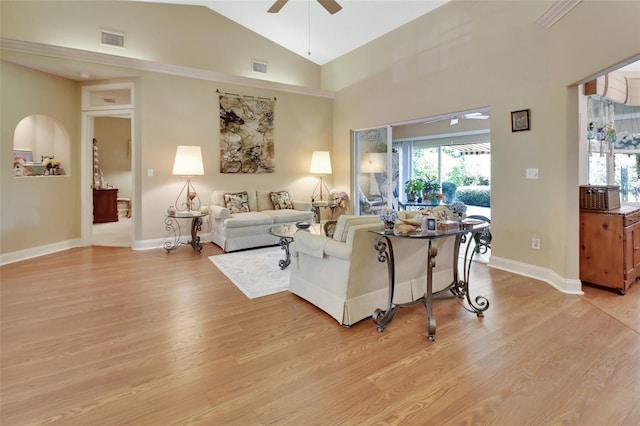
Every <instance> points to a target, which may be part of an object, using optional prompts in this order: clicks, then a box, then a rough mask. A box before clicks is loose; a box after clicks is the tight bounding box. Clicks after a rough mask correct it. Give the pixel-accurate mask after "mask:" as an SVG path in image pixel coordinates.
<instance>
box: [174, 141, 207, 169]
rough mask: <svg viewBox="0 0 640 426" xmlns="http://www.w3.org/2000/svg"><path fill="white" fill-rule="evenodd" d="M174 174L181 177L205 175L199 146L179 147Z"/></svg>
mask: <svg viewBox="0 0 640 426" xmlns="http://www.w3.org/2000/svg"><path fill="white" fill-rule="evenodd" d="M173 174H174V175H181V176H198V175H204V166H203V165H202V151H201V150H200V147H199V146H189V145H178V149H177V150H176V160H175V162H174V163H173Z"/></svg>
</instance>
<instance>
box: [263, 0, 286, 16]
mask: <svg viewBox="0 0 640 426" xmlns="http://www.w3.org/2000/svg"><path fill="white" fill-rule="evenodd" d="M288 1H289V0H276V2H275V3H274V4H273V5H272V6H271V7H270V8H269V10H267V12H269V13H278V12H280V9H282V7H283V6H284V5H285V4H287V2H288Z"/></svg>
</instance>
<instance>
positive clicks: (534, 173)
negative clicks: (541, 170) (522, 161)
mask: <svg viewBox="0 0 640 426" xmlns="http://www.w3.org/2000/svg"><path fill="white" fill-rule="evenodd" d="M526 174H527V179H538V169H527V173H526Z"/></svg>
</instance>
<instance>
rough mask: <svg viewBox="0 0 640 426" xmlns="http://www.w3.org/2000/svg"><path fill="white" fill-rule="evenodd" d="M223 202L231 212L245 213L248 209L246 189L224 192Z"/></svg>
mask: <svg viewBox="0 0 640 426" xmlns="http://www.w3.org/2000/svg"><path fill="white" fill-rule="evenodd" d="M224 203H225V204H226V205H227V209H229V211H230V212H231V213H246V212H248V211H250V210H249V194H247V191H243V192H234V193H227V194H224Z"/></svg>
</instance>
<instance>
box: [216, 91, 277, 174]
mask: <svg viewBox="0 0 640 426" xmlns="http://www.w3.org/2000/svg"><path fill="white" fill-rule="evenodd" d="M274 106H275V100H272V99H268V98H254V97H249V96H242V97H240V96H234V95H229V94H221V95H220V173H273V172H275V152H274V146H273V110H274Z"/></svg>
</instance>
